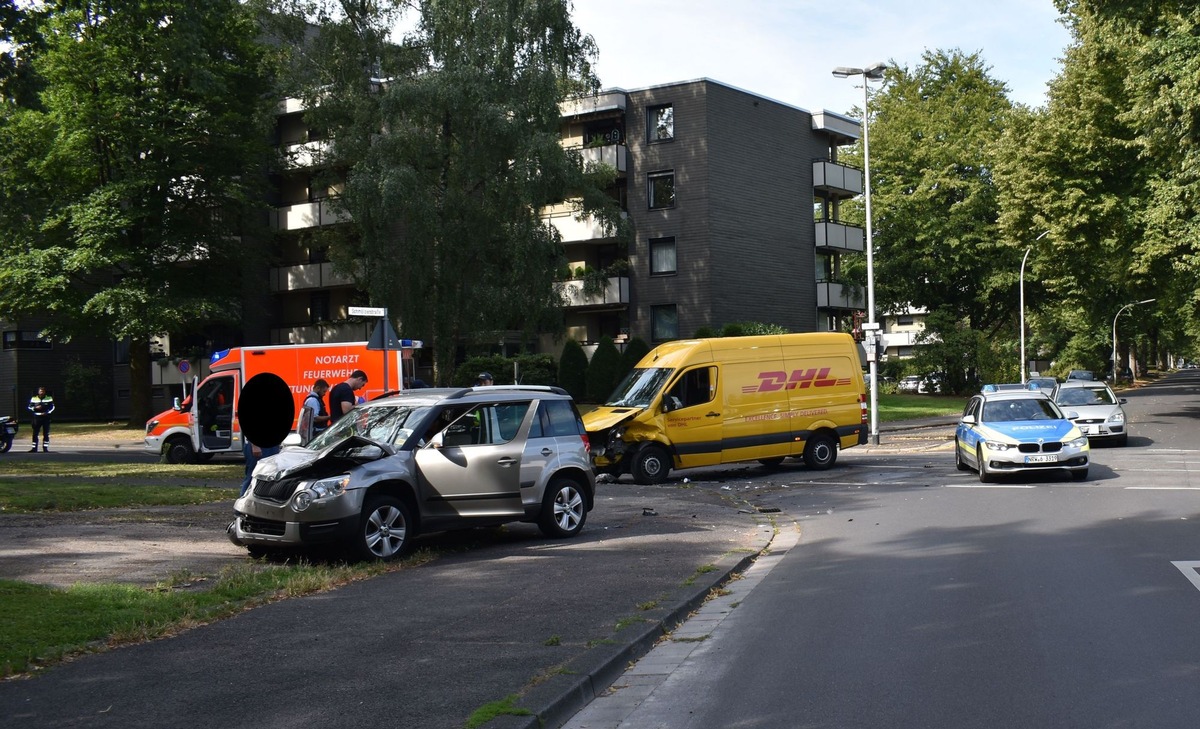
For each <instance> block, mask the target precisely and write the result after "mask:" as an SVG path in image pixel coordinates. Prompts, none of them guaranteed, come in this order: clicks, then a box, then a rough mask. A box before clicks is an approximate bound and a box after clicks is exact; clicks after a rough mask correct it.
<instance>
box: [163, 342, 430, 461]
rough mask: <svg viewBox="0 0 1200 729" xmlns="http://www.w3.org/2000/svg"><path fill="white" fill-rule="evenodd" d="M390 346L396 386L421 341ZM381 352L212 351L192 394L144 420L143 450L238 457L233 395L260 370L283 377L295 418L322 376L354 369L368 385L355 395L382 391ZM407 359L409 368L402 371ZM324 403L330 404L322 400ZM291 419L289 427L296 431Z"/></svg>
mask: <svg viewBox="0 0 1200 729" xmlns="http://www.w3.org/2000/svg"><path fill="white" fill-rule="evenodd" d="M406 343H407V344H409V345H413V346H406V347H403V348H401V349H393V350H389V351H388V352H387V353H386V354H387V356H388V363H387V365H388V367H387V369H388V380H389V382H388V386H389V389H390V390H393V391H395V390H400V389H401V387H400V383H401V381H402V377H403V373H404V372H406V371H409V370H411V369H412V365H411V362H412V350H413V348H414V347H419V346H420V342H409V341H407V340H406ZM383 356H384V352H382V351H378V350H368V349H367V342H343V343H340V344H290V345H278V346H268V347H237V348H233V349H225V350H221V351H219V352H215V353H213V355H212V357H211V358H210V359H209V370H210V371H211V374H209V375H208V376H207V377H205V378H204V379H203V380H200V379H199V378H193V379H192V386H191V392H190V393H188V394H187V397H185V398H184V399H183V401H182V402H180V401H178V400H176V403H175V405H174V407H172V408H171V409H170V410H166V411H163V412H161V413H159V414H158V415H155V416H154V417H153V418H151V419H150V420H148V421H147V422H146V439H145V450H146V451H148V452H150V453H155V454H159V455H161V456H162V458H163V460H165V461H166V462H167V463H203V462H204V461H207V460H208V459H210V458H212V456H213V455H215V454H218V453H231V454H238V455H240V454H241V452H242V434H241V430H240V428H239V427H238V422H237V418H236V417H234V414H235V413H236V412H237V399H238V396H239V395H240V394H241V391H242V386H243V385H244V384H245V383H246V382H247V381H248V380H249V379H250V378H251V377H253V376H255V375H257V374H258V373H260V372H271V373H274V374H276V375H279V376H280V377H281V378H283V381H284V382H286V383H287V384H288V386H289V387H290V388H291V390H292V397H293V399H294V400H295V407H296V418H297V421H298V420H299V417H300V409H301V407H302V405H303V403H304V398H305V397H306V396H307V395H308V393H309V392H311V391H312V386H313V382H315V381H316V380H318V379H323V380H325V381H327V382H328V383H329V385H330V386H331V387H332V386H333V385H336V384H337V383H339V382H342V381H344V380H345V379H347V378H348V377H349V376H350V373H351V372H353V371H354V370H362V371H363V372H366V373H367V386H366V387H365V388H363V390H362V391H360V392H359V395H361V396H363V397H365V398H366V399H367V400H370V399H372V398H374V397H377V396H379V395H382V394H383V392H384V376H383V372H384V359H383ZM406 362H407V365H406V366H407V369H401V367H402V366H404V365H405V363H406ZM326 404H327V405H328V403H326ZM295 427H296V424H295V423H293V426H292V429H293V430H295Z"/></svg>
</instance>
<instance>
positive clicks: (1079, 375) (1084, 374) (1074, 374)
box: [1067, 370, 1096, 380]
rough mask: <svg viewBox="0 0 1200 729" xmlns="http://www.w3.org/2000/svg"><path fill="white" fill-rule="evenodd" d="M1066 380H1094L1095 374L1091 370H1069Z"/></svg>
mask: <svg viewBox="0 0 1200 729" xmlns="http://www.w3.org/2000/svg"><path fill="white" fill-rule="evenodd" d="M1067 379H1068V380H1094V379H1096V374H1095V373H1094V372H1092V371H1091V370H1071V371H1070V372H1068V373H1067Z"/></svg>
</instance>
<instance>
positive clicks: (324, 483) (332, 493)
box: [292, 474, 350, 511]
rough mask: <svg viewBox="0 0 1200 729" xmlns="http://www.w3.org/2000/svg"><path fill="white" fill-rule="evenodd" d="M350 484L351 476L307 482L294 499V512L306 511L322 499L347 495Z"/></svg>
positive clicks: (302, 484) (345, 475) (302, 485)
mask: <svg viewBox="0 0 1200 729" xmlns="http://www.w3.org/2000/svg"><path fill="white" fill-rule="evenodd" d="M349 483H350V475H349V474H342V475H341V476H335V477H333V478H323V479H321V480H319V481H305V482H302V483H301V484H300V488H299V490H297V491H296V494H295V496H293V497H292V510H293V511H304V510H305V509H307V508H308V507H310V506H312V505H313V502H316V501H320V500H322V499H332V498H335V497H338V496H341V495H342V494H344V493H346V485H347V484H349Z"/></svg>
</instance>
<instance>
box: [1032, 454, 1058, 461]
mask: <svg viewBox="0 0 1200 729" xmlns="http://www.w3.org/2000/svg"><path fill="white" fill-rule="evenodd" d="M1025 462H1026V463H1058V456H1057V455H1054V454H1050V455H1048V456H1025Z"/></svg>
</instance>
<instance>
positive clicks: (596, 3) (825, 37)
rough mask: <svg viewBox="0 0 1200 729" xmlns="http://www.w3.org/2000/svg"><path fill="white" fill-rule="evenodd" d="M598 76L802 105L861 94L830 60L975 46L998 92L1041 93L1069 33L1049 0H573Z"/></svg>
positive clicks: (857, 102) (629, 85) (856, 98)
mask: <svg viewBox="0 0 1200 729" xmlns="http://www.w3.org/2000/svg"><path fill="white" fill-rule="evenodd" d="M574 4H575V11H574V14H573V17H574V19H575V25H576V26H577V27H578V28H579V29H580V30H581V31H583V32H585V33H588V34H590V35H591V36H592V37H593V38H594V39H595V40H596V44H597V45H598V46H599V50H600V54H599V62H598V63H597V67H596V68H597V73H598V75H599V76H600V81H601V83H602V84H603V86H604V88H612V87H619V88H623V89H626V90H630V89H639V88H644V87H647V86H656V85H660V84H665V83H670V82H674V81H688V80H691V79H697V78H710V79H713V80H714V81H720V82H722V83H724V84H727V85H730V86H736V87H738V88H740V89H743V90H745V91H749V92H751V93H754V94H758V95H760V96H765V97H768V98H771V99H774V100H776V101H781V102H783V103H785V104H790V105H792V106H798V107H800V108H802V109H806V110H808V111H820V110H822V109H828V110H830V111H834V112H838V113H843V114H845V113H848V112H849V111H850V110H851V109H852V108H854V107H856V106H861V105H862V98H863V96H862V94H863V92H862V81H861V79H855V78H848V79H839V78H835V77H834V76H833V74H832V73H831V72H832V71H833V68H834V67H835V66H850V67H858V68H862V67H866V66H870V65H872V64H873V63H875V62H876V61H883V62H885V63H887V62H895V63H896V64H897V65H900V66H906V67H909V68H913V67H915V66H916V65H917V64H919V63H920V62H921V54H922V52H924V51H925V50H927V49H928V50H934V49H942V50H952V49H959V50H961V51H963V52H966V53H973V52H976V51H978V52H979V53H980V56H981V57H982V58H983V60H984V63H985V64H986V65H987V66H990V67H991V76H992V77H993V78H995V79H997V80H999V81H1003V82H1004V83H1006V84H1007V85H1008V88H1009V98H1010V99H1012V100H1013V101H1016V102H1020V103H1023V104H1027V105H1029V106H1034V107H1037V106H1042V105H1044V104H1045V102H1046V83H1047V82H1048V81H1050V80H1051V79H1052V78H1054V77H1055V76H1056V75H1057V74H1058V71H1059V68H1060V62H1059V59H1060V58H1062V56H1063V55H1064V54H1065V50H1066V48H1067V45H1068V44H1069V43H1070V34H1069V33H1068V32H1067V29H1066V28H1064V27H1063V26H1062V25H1061V24H1060V23H1058V22H1057V21H1058V11H1057V10H1055V8H1054V3H1053V0H925V1H924V2H920V3H917V2H912V1H911V0H874V1H871V0H815V1H814V0H574Z"/></svg>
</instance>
